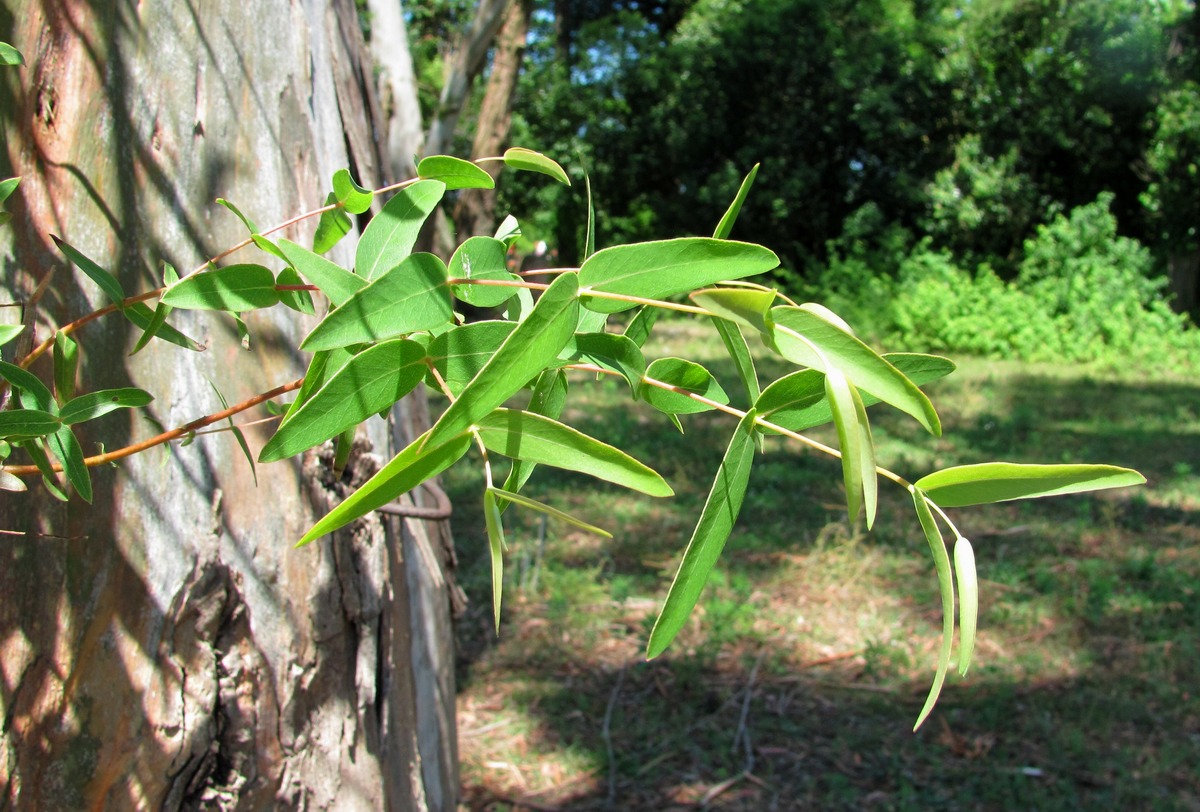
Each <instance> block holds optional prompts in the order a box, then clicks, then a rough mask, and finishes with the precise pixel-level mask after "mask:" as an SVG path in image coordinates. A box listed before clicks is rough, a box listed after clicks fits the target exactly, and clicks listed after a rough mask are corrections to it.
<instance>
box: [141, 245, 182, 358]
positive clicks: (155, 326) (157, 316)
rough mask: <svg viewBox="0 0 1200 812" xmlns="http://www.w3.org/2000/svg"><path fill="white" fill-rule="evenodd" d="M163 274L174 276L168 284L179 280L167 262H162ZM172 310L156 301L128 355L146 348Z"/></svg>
mask: <svg viewBox="0 0 1200 812" xmlns="http://www.w3.org/2000/svg"><path fill="white" fill-rule="evenodd" d="M167 269H170V274H168V273H167ZM163 275H164V276H171V277H174V278H173V279H171V280H170V281H168V282H167V284H168V285H173V284H175V282H178V281H179V276H178V274H176V273H175V269H174V268H172V267H171V264H170V263H169V262H164V263H163ZM172 310H174V308H173V307H171V306H170V305H165V304H163V303H162V302H161V301H160V302H159V303H158V305H157V306H156V307H155V308H154V313H153V315H151V316H150V323H149V324H147V325H146V329H145V330H143V331H142V334H141V335H140V336H139V337H138V340H137V344H135V345H134V347H133V351H132V352H130V353H129V354H130V355H137V354H138V353H139V352H141V351H142V350H144V349H145V348H146V345H147V344H149V343H150V341H151V339H153V338H154V337H155V336H156V335H158V332H159V330H161V329H162V328H163V325H165V324H166V323H167V316H169V315H171V311H172ZM181 335H182V334H181Z"/></svg>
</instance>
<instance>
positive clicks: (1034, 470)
mask: <svg viewBox="0 0 1200 812" xmlns="http://www.w3.org/2000/svg"><path fill="white" fill-rule="evenodd" d="M1145 482H1146V478H1145V477H1144V476H1142V475H1141V474H1139V473H1138V472H1137V471H1134V470H1131V469H1129V468H1118V467H1117V466H1115V465H1026V464H1021V463H1013V462H986V463H981V464H979V465H963V466H959V467H957V468H947V469H945V470H942V471H937V472H936V473H932V474H930V475H929V476H926V477H922V478H921V479H920V480H918V481H917V487H918V488H920V489H921V490H923V491H925V492H926V493H927V494H929V498H930V499H932V500H933V501H934V502H936V503H938V504H939V505H941V506H942V507H966V506H968V505H985V504H988V503H991V502H1008V501H1010V500H1013V499H1035V498H1038V497H1042V496H1058V495H1060V494H1066V493H1084V492H1086V491H1099V490H1104V489H1105V488H1124V487H1128V486H1130V485H1142V484H1145Z"/></svg>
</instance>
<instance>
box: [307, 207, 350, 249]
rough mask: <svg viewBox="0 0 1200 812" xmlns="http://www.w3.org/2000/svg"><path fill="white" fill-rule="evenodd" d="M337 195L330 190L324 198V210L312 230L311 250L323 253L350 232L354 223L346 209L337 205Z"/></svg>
mask: <svg viewBox="0 0 1200 812" xmlns="http://www.w3.org/2000/svg"><path fill="white" fill-rule="evenodd" d="M337 203H338V199H337V195H335V194H334V193H333V192H330V193H329V195H328V196H327V197H326V198H325V206H326V209H325V211H323V212H321V219H320V220H318V221H317V230H316V231H315V232H313V251H315V252H316V253H318V254H324V253H326V252H327V251H329V250H330V249H331V248H333V246H335V245H337V244H338V243H339V242H341V239H342V237H345V236H346V235H347V234H349V233H350V229H351V228H353V227H354V224H353V223H351V222H350V216H349V215H348V214H346V210H345V209H343V208H342V207H341V206H339V205H337Z"/></svg>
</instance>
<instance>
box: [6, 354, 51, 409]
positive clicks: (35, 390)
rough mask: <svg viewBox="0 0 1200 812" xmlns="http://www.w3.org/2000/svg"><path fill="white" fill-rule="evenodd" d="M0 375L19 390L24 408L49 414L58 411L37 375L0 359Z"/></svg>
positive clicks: (48, 391)
mask: <svg viewBox="0 0 1200 812" xmlns="http://www.w3.org/2000/svg"><path fill="white" fill-rule="evenodd" d="M0 377H2V378H4V379H5V380H6V381H8V382H9V383H10V384H12V385H13V386H14V387H15V388H17V389H19V390H20V392H21V405H22V406H24V407H25V408H26V409H41V410H42V411H44V412H50V413H51V414H57V413H58V406H57V405H56V404H55V402H54V396H53V395H52V394H50V390H49V389H47V388H46V384H44V383H42V382H41V380H40V379H39V378H38V376H36V375H34V374H33V373H32V372H30V371H29V370H27V369H22V368H21V367H19V366H17V365H16V364H10V363H8V362H7V361H0Z"/></svg>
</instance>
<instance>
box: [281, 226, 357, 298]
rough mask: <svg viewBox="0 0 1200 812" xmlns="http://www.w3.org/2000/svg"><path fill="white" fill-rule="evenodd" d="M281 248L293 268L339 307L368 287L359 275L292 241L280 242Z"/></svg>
mask: <svg viewBox="0 0 1200 812" xmlns="http://www.w3.org/2000/svg"><path fill="white" fill-rule="evenodd" d="M279 248H280V250H282V251H283V253H284V255H285V256H286V257H287V261H288V262H289V263H290V264H291V265H292V267H294V268H295V269H296V270H297V271H299V272H300V274H301V275H302V276H303V277H304V278H305V279H307V280H308V281H309V282H311V283H312V284H314V285H316V286H317V287H318V288H320V289H321V292H322V293H324V294H325V296H326V297H327V298H328V299H329V301H330V302H332V303H333V304H334V305H337V306H338V307H340V306H341V305H342V304H343V303H344V302H345V301H346V300H347V299H349V298H350V297H351V296H353V295H354V294H356V293H358V292H359V291H360V290H362V289H363V288H365V287H366V286H367V280H365V279H363V278H362V277H361V276H359V275H358V274H356V273H352V272H350V271H347V270H346V269H345V268H343V267H342V266H341V265H338V264H337V263H336V262H330V261H329V260H327V259H325V257H322V256H318V255H317V254H314V253H313V252H312V251H309V250H308V249H307V248H304V247H303V246H300V245H297V244H296V243H294V242H292V241H290V240H280V241H279ZM280 276H281V277H282V276H283V274H280Z"/></svg>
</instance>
